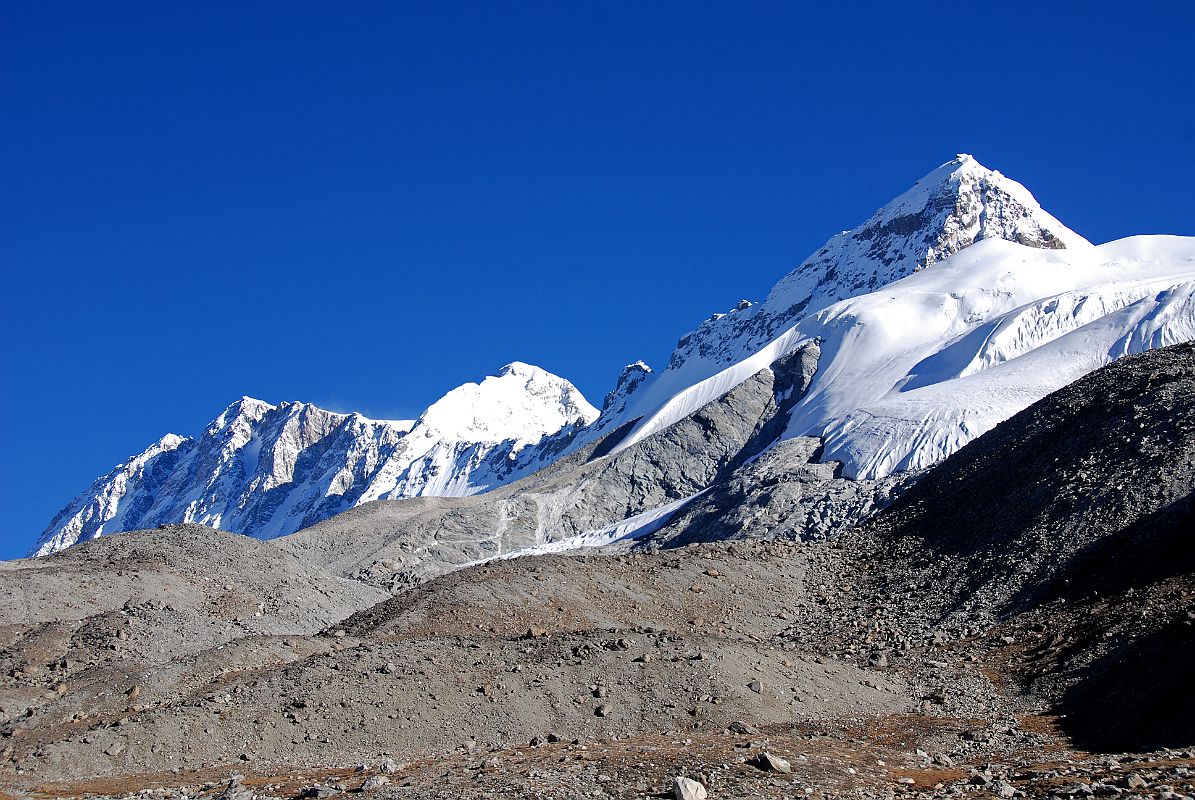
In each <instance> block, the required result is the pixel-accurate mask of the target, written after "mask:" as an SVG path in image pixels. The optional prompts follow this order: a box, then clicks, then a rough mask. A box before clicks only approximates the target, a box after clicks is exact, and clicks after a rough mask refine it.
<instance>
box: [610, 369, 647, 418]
mask: <svg viewBox="0 0 1195 800" xmlns="http://www.w3.org/2000/svg"><path fill="white" fill-rule="evenodd" d="M651 377H652V371H651V367H649V366H647V364H646V363H645V362H643V361H636V362H635V363H634V364H627V365H626V366H625V367H623V368H622V372H621V373H620V374H619V376H618V382H617V383H615V384H614V390H613V391H611V392H610V393H609V394H607V395H606V399H605V400H604V401H603V402H602V413H603V414H610V413H613V412H617V411H621V410H622V408H623V407H625V406H626V402H627V399H628V398H629V397H630V396H631V395H633V394H634V393H635V392H637V391H638V390H639V389H640V388H641V387H642V386H643V384H644V383H645V382H647V381H648V380H650V379H651Z"/></svg>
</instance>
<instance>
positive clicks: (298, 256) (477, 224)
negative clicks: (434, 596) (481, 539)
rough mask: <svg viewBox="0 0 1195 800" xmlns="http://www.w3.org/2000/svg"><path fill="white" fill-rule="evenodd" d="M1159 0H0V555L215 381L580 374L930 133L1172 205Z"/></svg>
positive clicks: (589, 387)
mask: <svg viewBox="0 0 1195 800" xmlns="http://www.w3.org/2000/svg"><path fill="white" fill-rule="evenodd" d="M1192 41H1195V3H1190V2H1176V3H1161V2H1159V3H1142V4H1135V5H1130V4H1124V3H1111V2H1109V3H1099V2H1090V1H1088V2H1074V3H1068V2H1050V3H1040V2H1033V3H1024V4H1019V3H1006V2H1005V3H982V4H981V3H972V4H959V3H949V4H940V5H932V4H919V3H882V4H881V3H862V4H849V3H840V2H826V3H821V4H817V8H816V10H815V9H814V8H813V4H807V3H796V2H784V3H765V2H744V1H743V0H735V2H722V3H715V2H697V1H695V0H685V1H684V2H643V1H642V0H634V2H617V1H615V0H611V1H608V2H592V3H591V2H581V1H580V0H568V2H560V0H551V2H532V1H531V0H518V2H482V3H452V2H434V3H432V2H427V3H402V2H385V3H377V4H373V3H365V2H353V3H332V2H326V3H307V2H285V3H265V2H256V3H250V2H236V3H222V2H203V3H188V2H182V1H181V0H179V1H178V2H156V0H155V2H147V3H138V2H119V3H105V2H70V3H54V2H47V0H37V1H36V2H21V1H19V0H6V2H4V3H3V4H2V5H0V267H2V269H3V283H2V284H0V378H2V381H3V383H2V391H0V446H2V447H3V452H2V454H0V508H3V515H2V517H0V557H12V556H17V555H21V554H23V553H24V552H25V551H26V550H27V549H28V548H29V546H30V545H31V544H32V542H33V540H34V539H35V538H36V537H37V535H38V534H39V533H40V532H41V531H42V529H43V528H44V527H45V525H46V524H47V523H48V522H49V520H50V518H51V517H52V516H53V514H54V513H55V512H56V511H57V510H58V509H59V508H60V507H61V506H63V505H64V504H65V503H66V502H67V501H68V500H69V499H70V498H71V497H73V496H74V495H75V494H77V493H78V492H80V491H82V490H83V489H85V488H86V487H87V485H88V484H89V483H90V481H91V480H93V479H94V478H95V477H96V476H98V475H100V474H101V473H103V472H106V471H107V470H109V469H110V468H111V467H112V466H113V465H115V464H116V463H117V462H118V461H121V460H123V459H124V458H126V457H127V456H129V455H131V454H133V453H136V452H138V451H140V450H141V449H143V448H144V447H145V446H146V445H148V444H149V443H151V442H152V441H154V440H156V439H157V438H158V437H159V436H161V435H162V434H164V433H166V432H168V431H171V432H175V433H180V434H195V433H198V432H199V431H200V430H201V429H202V427H203V425H204V424H205V423H206V422H207V421H208V420H210V419H211V418H212V417H214V416H215V415H216V414H217V413H218V412H219V411H220V410H221V409H222V408H223V407H224V406H226V405H227V404H228V403H230V402H231V401H233V400H234V399H236V398H238V397H240V396H241V395H242V394H248V395H251V396H254V397H259V398H261V399H264V400H268V401H271V402H277V401H280V400H306V401H310V402H314V403H316V404H318V405H322V406H324V407H326V408H332V409H335V410H342V411H344V410H359V411H361V412H363V413H365V414H367V415H372V416H377V417H387V418H396V417H411V416H414V415H416V414H418V412H419V411H420V410H421V409H422V408H423V407H425V406H426V405H428V404H429V403H431V402H432V401H434V400H435V399H436V398H437V397H438V396H439V395H441V394H442V393H443V392H445V391H446V390H448V389H450V388H452V387H453V386H456V385H458V384H460V383H462V382H464V381H468V380H478V379H480V378H481V377H482V376H484V375H486V374H489V373H492V372H494V371H495V370H497V369H498V368H499V367H501V366H502V365H503V364H505V363H507V362H510V361H513V360H521V361H528V362H531V363H534V364H538V365H540V366H542V367H544V368H546V369H549V370H551V371H553V372H556V373H558V374H561V375H563V376H565V377H567V378H569V379H570V380H572V381H573V382H574V383H575V384H577V385H578V386H579V387H580V388H581V389H582V390H583V391H584V392H585V394H586V395H587V396H588V397H589V398H590V400H591V401H592V402H594V403H596V404H600V402H601V398H602V395H603V394H604V393H605V392H606V391H608V390H609V389H610V388H611V386H612V384H613V382H614V379H615V377H616V376H617V374H618V372H619V370H620V368H621V367H622V366H623V365H624V364H626V363H628V362H631V361H634V360H636V359H640V358H642V359H644V360H646V361H648V362H649V363H650V364H652V365H654V366H662V365H663V363H664V362H665V361H666V360H667V357H668V354H669V352H670V351H671V348H672V346H673V344H674V343H675V342H676V340H677V339H678V338H679V337H680V336H681V335H682V334H684V333H685V332H686V331H688V330H690V329H691V328H693V327H694V326H695V325H696V324H697V323H699V322H700V321H701V320H702V319H703V318H705V317H706V316H708V315H709V314H711V313H713V312H717V311H723V310H726V309H728V308H730V307H731V306H733V305H734V304H735V303H736V302H737V301H738V300H739V299H741V298H750V299H761V298H762V296H763V295H764V294H765V293H766V291H767V289H768V288H769V287H770V286H771V284H772V283H774V282H775V281H776V280H777V279H778V278H779V277H780V276H781V275H783V274H784V273H785V272H787V271H788V270H789V269H791V268H792V267H794V266H795V265H796V264H797V263H799V262H800V261H801V260H802V259H803V258H804V257H805V256H806V255H808V254H809V253H810V252H812V251H813V250H814V249H816V248H817V247H818V246H819V245H820V244H821V243H822V242H823V241H824V240H825V239H826V238H828V237H829V236H830V235H831V234H833V233H835V232H837V231H839V230H842V229H845V228H849V227H853V226H854V225H856V224H858V223H859V222H861V221H862V220H864V219H865V218H866V217H867V216H868V215H869V214H870V213H871V212H872V211H873V210H874V209H875V208H876V207H878V206H880V205H882V204H883V203H884V202H886V201H887V200H888V199H890V198H891V197H893V196H894V195H896V194H898V193H899V192H901V191H903V190H904V189H906V188H908V186H909V185H911V184H912V183H913V182H914V181H915V180H916V179H917V178H919V177H920V176H921V175H922V174H924V173H926V172H928V171H930V170H931V169H933V168H934V167H935V166H937V165H938V164H940V163H942V162H944V161H946V160H948V159H950V158H951V157H952V156H953V155H954V154H955V153H957V152H971V153H973V154H975V156H976V157H977V158H978V159H979V160H980V161H981V162H982V163H984V164H986V165H987V166H989V167H992V168H995V169H1000V170H1001V171H1003V172H1004V173H1006V174H1007V175H1010V176H1011V177H1013V178H1016V179H1017V180H1020V181H1021V182H1022V183H1024V184H1026V185H1027V186H1028V187H1029V188H1030V189H1031V190H1032V191H1033V192H1034V193H1035V194H1036V196H1037V198H1038V199H1039V201H1040V202H1041V203H1042V205H1043V206H1044V207H1045V208H1046V209H1047V210H1049V211H1050V212H1052V213H1053V214H1054V215H1055V216H1057V217H1059V218H1060V219H1061V220H1062V221H1063V222H1064V223H1066V224H1068V225H1069V226H1070V227H1072V228H1074V229H1075V230H1077V231H1078V232H1079V233H1081V234H1083V235H1085V236H1087V237H1088V238H1090V239H1093V240H1096V241H1100V242H1103V241H1108V240H1111V239H1116V238H1119V237H1122V236H1126V235H1130V234H1134V233H1176V234H1187V235H1190V234H1195V201H1193V200H1192V196H1193V190H1192V187H1193V186H1195V97H1193V96H1192V94H1193V87H1195V48H1193V47H1192V44H1191V43H1192Z"/></svg>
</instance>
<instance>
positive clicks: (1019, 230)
mask: <svg viewBox="0 0 1195 800" xmlns="http://www.w3.org/2000/svg"><path fill="white" fill-rule="evenodd" d="M989 238H999V239H1005V240H1007V241H1011V242H1016V243H1018V244H1021V245H1024V246H1026V247H1033V248H1037V249H1046V250H1058V249H1064V248H1071V249H1075V248H1078V249H1089V248H1091V247H1092V245H1091V244H1090V243H1089V242H1087V241H1086V240H1085V239H1084V238H1083V237H1082V236H1079V235H1078V234H1077V233H1075V232H1074V231H1071V230H1070V229H1068V228H1067V227H1066V226H1065V225H1063V224H1062V223H1061V222H1059V221H1058V220H1057V219H1055V218H1054V217H1053V216H1051V215H1050V214H1049V213H1047V212H1046V211H1044V210H1043V209H1042V208H1041V206H1040V205H1039V204H1038V203H1037V200H1036V199H1034V197H1033V195H1032V194H1031V193H1030V192H1029V190H1028V189H1026V188H1025V187H1024V186H1022V185H1021V184H1019V183H1017V182H1016V181H1014V180H1012V179H1011V178H1008V177H1006V176H1004V175H1002V174H1001V173H999V172H997V171H995V170H991V169H988V168H987V167H985V166H983V165H982V164H980V163H979V162H978V161H976V160H975V159H974V158H973V157H972V156H970V155H967V154H961V155H958V156H956V157H955V158H954V159H952V160H950V161H948V162H946V163H945V164H942V165H941V166H939V167H938V168H936V169H934V170H932V171H931V172H930V173H929V174H928V175H926V176H925V177H923V178H922V179H921V180H919V181H917V182H916V183H915V184H914V185H913V186H912V187H911V188H909V189H908V190H907V191H905V192H903V193H901V194H900V195H898V196H897V197H896V198H894V199H893V200H891V201H890V202H888V203H886V204H885V205H884V206H882V207H881V208H880V209H878V210H877V211H876V212H875V213H874V214H872V215H871V217H869V218H868V219H867V221H866V222H864V223H863V224H862V225H860V226H858V227H857V228H855V229H853V230H849V231H844V232H842V233H839V234H837V235H835V236H833V237H831V238H830V239H829V241H827V242H826V244H825V245H823V246H822V247H821V249H819V250H818V251H817V252H816V253H814V254H813V255H811V256H810V257H809V258H807V259H806V260H805V261H804V262H802V264H801V265H800V266H799V267H797V268H796V269H795V270H793V271H792V272H790V273H789V274H788V275H786V276H785V277H783V278H782V279H781V280H780V281H779V282H778V283H777V284H776V285H775V286H774V287H773V288H772V290H771V291H770V292H769V293H768V296H767V299H766V300H765V301H764V302H762V303H760V304H757V305H751V304H749V303H746V302H743V303H739V304H738V305H737V306H736V307H735V308H734V310H732V311H730V312H729V313H726V314H715V315H714V316H713V317H711V318H709V319H708V320H706V321H705V322H703V323H702V324H701V325H700V326H699V327H698V328H697V329H696V330H694V331H693V332H692V333H690V334H688V335H687V336H685V337H683V338H681V340H680V341H679V342H678V343H677V347H676V350H675V351H674V352H673V354H672V357H671V359H670V360H669V362H668V369H667V370H666V371H665V375H667V373H668V372H676V371H683V372H686V373H692V374H687V376H686V378H685V379H684V380H685V381H687V382H689V383H692V382H693V381H695V380H700V379H701V378H703V377H706V376H708V375H711V374H713V373H714V372H715V371H717V370H718V369H721V368H723V367H726V366H728V365H730V364H733V363H735V362H737V361H740V360H742V359H743V358H746V357H747V356H748V355H750V354H751V353H753V352H756V351H758V350H759V349H760V348H761V347H763V346H764V345H766V344H767V343H768V342H770V341H772V340H773V339H775V338H776V337H777V336H779V335H780V334H781V333H783V332H784V330H785V329H786V328H788V327H791V326H792V325H794V324H795V323H796V322H797V321H798V320H800V319H801V318H802V317H805V316H807V315H809V314H812V313H814V312H816V311H818V310H820V309H822V308H825V307H826V306H828V305H830V304H832V303H836V302H838V301H840V300H844V299H846V298H849V297H855V296H857V295H860V294H865V293H867V292H872V291H875V290H876V289H878V288H880V287H881V286H886V285H888V284H890V283H893V282H895V281H898V280H900V279H901V278H904V277H907V276H908V275H912V274H913V273H914V272H918V271H920V270H922V269H925V268H927V267H931V266H933V265H934V264H936V263H939V262H940V261H942V260H943V259H945V258H947V257H949V256H950V255H952V254H954V253H957V252H959V251H961V250H963V249H965V248H967V247H969V246H970V245H972V244H973V243H975V242H977V241H980V240H982V239H989ZM697 373H704V374H703V375H697ZM661 377H662V378H663V377H664V376H661ZM664 383H665V384H671V383H672V381H671V380H665V381H664Z"/></svg>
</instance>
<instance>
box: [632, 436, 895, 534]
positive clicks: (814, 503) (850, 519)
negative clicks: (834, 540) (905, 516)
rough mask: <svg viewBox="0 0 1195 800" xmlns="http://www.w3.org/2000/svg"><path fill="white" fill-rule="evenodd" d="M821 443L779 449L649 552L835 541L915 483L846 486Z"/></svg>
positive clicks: (685, 517)
mask: <svg viewBox="0 0 1195 800" xmlns="http://www.w3.org/2000/svg"><path fill="white" fill-rule="evenodd" d="M821 452H822V444H821V441H820V440H818V439H812V438H799V439H788V440H785V441H782V442H778V443H776V444H775V445H773V446H772V447H771V448H769V449H768V450H766V451H764V452H763V453H762V454H760V455H759V457H758V458H756V459H753V460H752V461H750V462H749V463H747V464H745V465H743V466H741V467H739V468H738V469H736V470H735V471H734V472H733V473H732V474H731V475H730V476H729V477H728V479H727V480H726V481H725V482H723V483H720V484H718V485H717V486H715V487H713V488H712V489H711V490H710V491H709V492H708V493H707V494H705V495H703V496H702V497H701V498H699V499H698V500H696V501H694V502H693V503H692V504H690V505H689V506H687V507H686V508H685V509H684V510H683V511H681V512H680V513H679V514H677V515H675V516H674V517H673V518H672V520H671V521H670V522H669V523H668V524H667V525H666V526H664V527H663V528H662V529H661V530H659V531H658V532H656V533H655V534H653V535H652V536H651V537H650V538H649V539H648V540H647V542H646V543H647V544H649V545H656V546H664V547H678V546H681V545H686V544H691V543H693V542H712V541H718V540H721V539H743V538H762V539H802V540H818V539H827V538H831V537H833V536H835V535H837V534H840V533H842V532H843V531H845V530H847V529H849V528H851V527H853V526H854V525H857V524H858V523H859V522H860V521H862V520H864V519H866V518H868V517H870V516H871V515H872V514H874V513H875V512H877V511H879V510H880V509H882V508H885V507H886V506H887V505H889V504H890V503H891V502H892V501H893V499H895V498H896V497H898V496H899V495H900V493H901V491H903V490H904V489H906V488H907V487H908V486H910V485H912V484H913V483H914V482H915V480H916V478H917V475H916V474H914V473H901V474H900V475H898V476H894V477H889V478H882V479H880V480H876V481H869V480H848V479H845V478H843V477H842V476H841V475H840V474H839V466H840V465H838V464H835V463H832V462H831V463H822V462H820V461H819V460H818V459H819V457H820V455H821Z"/></svg>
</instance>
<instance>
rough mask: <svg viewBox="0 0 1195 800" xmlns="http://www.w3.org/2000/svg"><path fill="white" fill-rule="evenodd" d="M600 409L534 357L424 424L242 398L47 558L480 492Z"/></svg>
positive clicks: (114, 478)
mask: <svg viewBox="0 0 1195 800" xmlns="http://www.w3.org/2000/svg"><path fill="white" fill-rule="evenodd" d="M597 415H598V411H597V409H595V408H594V407H593V406H591V405H590V404H589V403H588V402H587V401H586V400H585V398H584V396H583V395H582V394H581V393H580V391H579V390H577V388H576V387H574V386H573V385H572V384H571V383H569V382H568V381H566V380H564V379H563V378H560V377H558V376H556V375H553V374H551V373H549V372H547V371H545V370H543V369H540V368H538V367H534V366H532V365H529V364H523V363H520V362H515V363H513V364H509V365H507V366H506V367H504V368H503V369H502V370H500V371H499V373H498V374H497V375H494V376H490V377H488V378H486V379H484V380H483V381H481V382H480V383H468V384H465V385H464V386H460V387H457V388H456V389H453V390H452V391H450V392H448V393H447V394H446V395H445V396H444V397H442V398H441V399H440V400H438V401H437V402H436V403H434V404H432V405H431V406H430V407H429V408H428V409H427V410H426V411H425V412H424V413H423V414H422V415H421V416H420V417H419V419H417V420H413V421H412V420H394V421H391V420H373V419H369V418H367V417H364V416H362V415H361V414H357V413H347V414H345V413H337V412H333V411H326V410H324V409H321V408H318V407H316V406H314V405H311V404H308V403H299V402H284V403H280V404H278V405H272V404H270V403H266V402H263V401H261V400H256V399H254V398H251V397H242V398H241V399H239V400H237V401H236V402H234V403H232V404H230V405H229V406H228V407H227V408H225V409H224V410H223V411H222V412H220V414H218V415H217V416H216V418H215V419H213V420H212V421H211V422H210V423H208V425H207V426H206V427H205V428H204V430H203V432H202V433H201V434H200V435H199V436H198V437H196V438H193V439H192V438H187V437H182V436H177V435H175V434H168V435H167V436H165V437H163V438H162V439H161V440H159V441H158V442H156V443H154V444H153V445H151V446H150V447H149V448H147V449H146V450H145V451H143V452H142V453H139V454H138V455H136V456H133V457H132V458H130V459H128V460H127V461H125V462H124V463H122V464H119V465H118V466H116V467H115V468H114V469H113V470H112V471H111V472H109V473H108V474H107V475H104V476H102V477H101V478H99V479H97V480H96V481H95V482H94V483H93V484H92V485H91V486H90V487H89V488H88V489H87V491H85V492H83V493H82V494H81V495H79V496H78V497H76V498H75V499H74V500H73V501H72V502H71V503H70V504H68V505H67V506H66V508H64V509H63V510H62V511H61V512H59V514H58V515H57V516H56V517H55V518H54V520H53V521H52V522H51V523H50V525H49V527H48V528H47V529H46V531H45V532H44V533H43V534H42V536H41V538H40V539H39V540H38V543H37V545H36V547H35V548H34V551H33V554H34V555H46V554H48V553H52V552H55V551H57V550H61V549H63V548H64V547H68V546H70V545H71V544H74V543H75V542H77V541H81V540H86V539H92V538H95V537H96V536H100V535H103V534H106V533H114V532H118V531H124V530H134V529H138V528H149V527H155V526H157V525H162V524H172V523H180V522H198V523H202V524H205V525H210V526H213V527H217V528H223V529H226V530H233V531H238V532H242V533H248V534H252V535H254V536H258V537H261V538H272V537H275V536H281V535H284V534H287V533H292V532H294V531H296V530H299V529H300V528H303V527H307V526H309V525H313V524H315V523H316V522H319V521H321V520H323V519H327V518H328V517H330V516H333V515H335V514H338V513H340V512H341V511H344V510H347V509H348V508H351V507H353V506H355V505H358V504H360V503H362V502H366V501H368V500H372V499H377V498H379V497H385V498H398V497H409V496H414V495H416V494H457V495H460V494H472V493H474V492H478V491H482V490H483V489H485V488H488V487H490V486H492V485H495V484H496V483H500V482H503V481H505V480H510V479H513V477H517V476H518V475H521V474H525V473H526V472H527V471H529V470H533V469H536V468H538V467H540V466H543V465H544V463H546V462H545V461H544V460H543V459H546V458H549V456H548V455H546V453H547V452H549V451H551V447H555V446H556V444H557V443H556V439H557V438H560V437H565V438H567V437H568V436H571V435H572V434H573V433H575V432H576V430H578V429H580V428H583V427H584V426H586V425H588V424H589V423H591V422H592V421H593V420H594V419H595V418H596V417H597ZM541 443H542V445H543V447H544V448H545V455H544V456H543V458H542V459H541V458H540V455H541V454H540V451H539V445H541ZM552 452H554V451H552Z"/></svg>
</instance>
